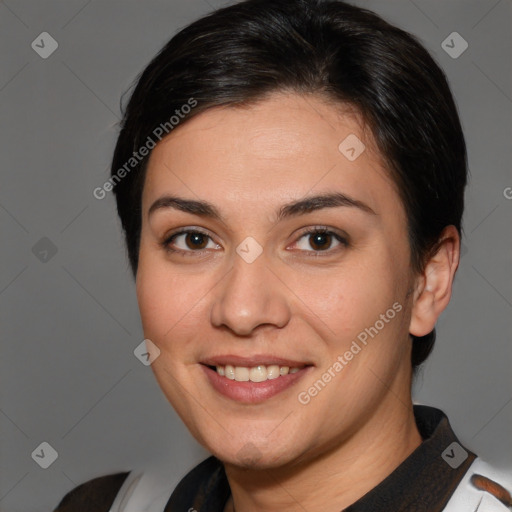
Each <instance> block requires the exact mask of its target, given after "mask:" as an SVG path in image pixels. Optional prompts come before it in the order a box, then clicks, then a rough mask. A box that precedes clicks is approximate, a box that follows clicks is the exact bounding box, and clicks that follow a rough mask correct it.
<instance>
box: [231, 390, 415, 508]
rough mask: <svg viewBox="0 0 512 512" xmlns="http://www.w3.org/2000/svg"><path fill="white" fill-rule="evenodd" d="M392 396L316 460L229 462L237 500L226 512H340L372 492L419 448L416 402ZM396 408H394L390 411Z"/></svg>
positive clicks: (232, 497)
mask: <svg viewBox="0 0 512 512" xmlns="http://www.w3.org/2000/svg"><path fill="white" fill-rule="evenodd" d="M408 400H409V402H405V404H408V406H405V404H404V402H403V401H401V400H397V399H396V397H393V401H394V402H393V401H392V404H391V406H390V404H389V403H388V404H382V406H381V407H380V410H378V411H375V412H374V413H373V414H372V417H371V419H370V420H369V421H368V422H366V424H364V425H363V426H362V427H361V428H360V429H358V430H357V432H356V433H355V434H353V435H352V436H350V437H349V439H346V440H344V441H342V442H340V443H338V444H336V445H335V446H329V447H326V449H325V451H323V452H322V453H321V454H317V455H316V456H315V457H312V456H311V457H309V456H306V457H303V458H302V460H301V461H299V462H298V461H295V462H293V463H290V464H288V465H286V466H280V467H277V468H268V469H259V468H258V469H245V468H240V467H238V466H233V465H230V464H225V469H226V475H227V478H228V481H229V485H230V488H231V492H232V496H231V498H230V500H229V501H228V503H227V505H226V509H225V511H226V512H234V511H236V512H256V511H260V510H265V511H266V512H274V511H276V512H277V511H279V512H282V510H283V509H284V510H287V511H291V512H303V511H304V510H323V511H324V512H330V511H332V512H338V511H339V510H342V509H344V508H346V507H348V506H349V505H351V504H352V503H354V502H355V501H357V500H358V499H359V498H360V497H362V496H363V495H364V494H366V493H367V492H368V491H370V490H371V489H373V488H374V487H375V486H376V485H377V484H379V483H380V482H381V481H382V480H384V479H385V478H386V477H387V476H388V475H389V474H391V473H392V472H393V470H394V469H396V468H397V467H398V466H399V465H400V464H401V463H402V462H403V461H404V460H405V459H406V458H407V457H408V456H409V455H410V454H411V453H412V452H413V451H414V450H415V449H416V448H417V447H418V446H419V445H420V444H421V441H422V440H421V436H420V434H419V432H418V429H417V427H416V423H415V420H414V414H413V409H412V402H410V398H409V399H408ZM390 407H391V409H390Z"/></svg>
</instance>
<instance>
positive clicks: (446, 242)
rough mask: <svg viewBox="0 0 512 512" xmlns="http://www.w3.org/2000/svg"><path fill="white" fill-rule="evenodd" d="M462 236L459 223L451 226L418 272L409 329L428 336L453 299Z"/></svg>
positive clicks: (415, 334)
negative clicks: (458, 228) (419, 272)
mask: <svg viewBox="0 0 512 512" xmlns="http://www.w3.org/2000/svg"><path fill="white" fill-rule="evenodd" d="M459 252H460V236H459V232H458V231H457V228H456V227H455V226H447V227H446V228H445V229H444V230H443V232H442V233H441V236H440V238H439V243H438V244H437V250H436V252H435V254H433V255H432V256H431V257H430V259H429V260H428V262H427V264H426V265H425V268H424V270H423V272H422V274H421V275H419V276H417V279H416V288H415V293H414V299H413V305H412V310H411V322H410V325H409V333H410V334H412V335H414V336H418V337H420V336H426V335H427V334H429V333H430V332H431V331H432V330H433V329H434V327H435V325H436V322H437V319H438V318H439V316H440V315H441V313H442V312H443V311H444V309H445V308H446V306H448V303H449V302H450V298H451V294H452V286H453V279H454V277H455V272H456V270H457V267H458V265H459Z"/></svg>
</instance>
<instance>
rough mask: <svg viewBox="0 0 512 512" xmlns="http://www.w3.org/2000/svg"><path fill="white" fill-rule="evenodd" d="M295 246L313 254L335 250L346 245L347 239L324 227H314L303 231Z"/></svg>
mask: <svg viewBox="0 0 512 512" xmlns="http://www.w3.org/2000/svg"><path fill="white" fill-rule="evenodd" d="M295 246H296V247H297V248H298V249H299V250H301V251H303V252H305V253H311V255H312V256H313V255H315V254H317V253H322V252H325V253H329V254H330V253H333V252H334V251H335V250H338V249H343V248H344V247H348V241H347V239H346V238H344V237H343V236H341V235H339V234H338V233H335V232H334V231H330V230H328V229H326V228H315V229H310V230H308V231H306V232H303V233H302V235H301V236H300V237H299V239H298V240H297V242H295Z"/></svg>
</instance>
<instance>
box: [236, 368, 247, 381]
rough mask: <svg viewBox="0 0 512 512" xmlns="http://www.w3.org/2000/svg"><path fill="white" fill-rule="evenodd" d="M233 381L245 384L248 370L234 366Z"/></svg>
mask: <svg viewBox="0 0 512 512" xmlns="http://www.w3.org/2000/svg"><path fill="white" fill-rule="evenodd" d="M235 380H236V381H238V382H247V381H248V380H249V368H246V367H245V366H235Z"/></svg>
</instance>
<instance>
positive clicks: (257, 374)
mask: <svg viewBox="0 0 512 512" xmlns="http://www.w3.org/2000/svg"><path fill="white" fill-rule="evenodd" d="M206 366H208V368H210V369H211V370H214V371H216V372H217V374H218V375H220V376H221V377H224V378H226V379H229V380H235V381H237V382H249V381H250V382H264V381H266V380H274V379H278V378H279V377H283V376H285V375H288V374H293V373H297V372H298V371H299V370H302V369H303V368H305V367H306V365H302V366H295V367H289V366H279V365H277V364H272V365H264V364H260V365H257V366H251V367H249V366H233V365H230V364H227V365H225V366H213V365H206Z"/></svg>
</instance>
